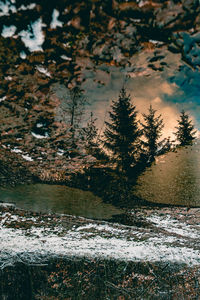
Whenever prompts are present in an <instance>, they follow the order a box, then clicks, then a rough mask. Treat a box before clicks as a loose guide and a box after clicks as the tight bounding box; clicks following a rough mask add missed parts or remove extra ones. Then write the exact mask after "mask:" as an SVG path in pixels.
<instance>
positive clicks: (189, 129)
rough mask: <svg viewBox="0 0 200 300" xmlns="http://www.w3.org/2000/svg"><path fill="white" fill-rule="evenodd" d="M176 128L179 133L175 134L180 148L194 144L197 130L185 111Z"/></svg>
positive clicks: (181, 114) (182, 112)
mask: <svg viewBox="0 0 200 300" xmlns="http://www.w3.org/2000/svg"><path fill="white" fill-rule="evenodd" d="M175 128H176V129H177V131H176V132H175V133H174V134H175V135H176V139H177V141H178V142H179V145H180V146H186V145H190V144H192V142H193V140H194V139H195V134H196V130H194V125H193V124H192V120H189V115H188V114H186V112H185V111H184V110H182V111H181V113H180V119H179V120H178V126H177V127H175Z"/></svg>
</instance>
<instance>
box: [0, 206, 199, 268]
mask: <svg viewBox="0 0 200 300" xmlns="http://www.w3.org/2000/svg"><path fill="white" fill-rule="evenodd" d="M180 210H182V211H181V212H180V213H179V214H178V219H177V218H176V217H174V216H173V215H174V213H173V214H172V213H169V209H168V211H167V210H166V211H165V209H162V211H160V210H158V209H157V210H156V209H155V210H147V211H145V210H144V211H143V210H139V211H137V213H138V214H139V215H140V216H141V215H142V218H143V220H145V222H146V221H147V222H148V223H149V225H148V226H146V227H140V228H139V227H136V226H124V225H120V224H117V223H108V222H95V221H93V220H88V219H85V218H77V217H72V216H67V215H60V216H59V215H41V214H36V213H34V214H31V213H28V212H25V211H22V210H17V209H13V208H12V207H5V205H2V206H1V207H0V241H1V243H0V268H4V267H5V266H8V265H12V264H13V263H15V262H16V261H23V262H28V263H41V262H42V261H45V258H47V257H48V258H49V257H55V256H61V257H63V256H67V257H73V256H78V257H89V258H112V259H120V260H127V261H150V262H156V261H162V262H165V261H166V262H172V263H173V262H177V263H185V264H187V265H189V266H196V265H200V226H199V223H198V222H199V217H200V209H194V211H193V210H192V209H191V211H190V214H189V216H188V218H187V215H188V214H187V211H186V209H184V208H182V209H180ZM171 212H174V211H173V210H172V211H171ZM135 214H136V212H134V213H133V218H134V217H135ZM193 216H194V217H193ZM185 219H187V220H188V222H189V223H190V224H188V222H186V221H185ZM194 220H195V221H194Z"/></svg>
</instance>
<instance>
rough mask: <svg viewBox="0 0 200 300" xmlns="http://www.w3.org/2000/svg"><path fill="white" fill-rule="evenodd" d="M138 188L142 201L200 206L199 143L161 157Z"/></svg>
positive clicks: (141, 180) (143, 176)
mask: <svg viewBox="0 0 200 300" xmlns="http://www.w3.org/2000/svg"><path fill="white" fill-rule="evenodd" d="M138 184H139V185H138V187H137V191H136V194H137V195H138V196H140V197H142V198H143V199H145V200H148V201H151V202H157V203H167V204H174V205H184V206H200V141H199V140H198V141H197V142H196V143H195V144H194V145H193V146H188V147H184V148H180V149H178V150H177V151H175V152H170V153H168V154H166V155H163V156H160V157H159V158H158V160H157V161H156V163H155V164H154V165H153V166H152V167H151V168H149V169H148V170H147V171H146V172H145V173H144V174H143V175H141V176H140V178H139V181H138Z"/></svg>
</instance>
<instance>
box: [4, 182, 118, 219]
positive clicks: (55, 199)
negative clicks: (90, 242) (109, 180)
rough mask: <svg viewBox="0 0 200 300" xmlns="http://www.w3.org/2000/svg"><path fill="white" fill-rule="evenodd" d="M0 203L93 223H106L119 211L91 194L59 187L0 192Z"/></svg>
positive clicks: (19, 188)
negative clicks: (89, 220) (101, 221)
mask: <svg viewBox="0 0 200 300" xmlns="http://www.w3.org/2000/svg"><path fill="white" fill-rule="evenodd" d="M0 201H3V202H14V203H16V206H17V207H19V208H22V209H26V210H31V211H37V212H45V213H50V212H53V213H63V214H71V215H76V216H83V217H87V218H94V219H109V218H111V217H112V215H115V214H119V213H120V212H121V211H120V210H119V209H117V208H115V207H114V206H112V205H110V204H105V203H103V202H102V200H101V199H100V198H98V197H96V196H94V195H93V194H92V193H91V192H84V191H81V190H78V189H73V188H69V187H66V186H60V185H48V184H34V185H33V184H32V185H20V186H17V187H14V188H1V189H0Z"/></svg>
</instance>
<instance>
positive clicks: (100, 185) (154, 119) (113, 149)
mask: <svg viewBox="0 0 200 300" xmlns="http://www.w3.org/2000/svg"><path fill="white" fill-rule="evenodd" d="M143 119H144V121H143V122H141V121H140V120H138V112H137V110H136V106H135V105H133V104H132V103H131V98H130V95H129V94H127V91H126V89H125V88H124V87H123V88H122V89H121V91H120V93H119V96H118V99H116V100H114V101H113V102H112V104H111V108H110V111H109V121H107V122H105V130H104V132H103V134H101V135H99V133H98V130H97V128H96V126H95V118H94V117H93V114H91V116H90V120H89V122H88V124H87V126H86V127H85V128H84V129H83V132H84V134H85V151H86V153H87V155H89V156H90V158H91V157H92V158H93V160H92V163H88V162H87V163H86V164H85V165H84V166H83V169H82V171H81V172H78V173H75V174H73V175H72V176H71V184H72V185H73V186H76V187H79V188H82V189H86V190H91V191H92V192H94V193H95V194H97V195H98V196H101V197H102V198H103V199H104V200H106V201H109V202H112V203H114V204H119V205H127V203H138V202H139V201H140V199H139V198H136V197H134V196H133V194H134V193H133V190H134V186H135V185H136V182H137V178H138V176H139V175H140V174H141V173H142V172H143V171H144V170H145V169H146V168H147V167H149V166H150V165H151V164H152V162H153V161H154V160H155V158H156V156H159V155H161V154H164V153H166V152H168V151H171V150H172V149H174V148H175V147H177V146H185V145H190V144H192V142H193V140H194V139H195V134H196V131H195V130H194V125H193V124H192V121H191V120H190V118H189V115H188V114H187V113H186V112H185V111H184V110H183V111H181V113H180V118H179V120H178V121H177V127H176V128H175V132H174V134H175V136H176V141H173V142H172V141H171V140H170V138H167V139H166V138H162V130H163V127H164V123H163V119H162V116H161V115H159V114H157V111H156V110H155V109H153V107H152V106H151V105H150V107H149V109H148V112H147V113H146V114H143Z"/></svg>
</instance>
